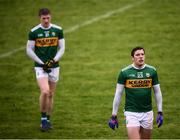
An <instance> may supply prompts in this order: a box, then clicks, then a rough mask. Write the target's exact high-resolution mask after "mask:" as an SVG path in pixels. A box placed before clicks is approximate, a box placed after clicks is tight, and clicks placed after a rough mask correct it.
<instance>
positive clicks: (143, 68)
mask: <svg viewBox="0 0 180 140" xmlns="http://www.w3.org/2000/svg"><path fill="white" fill-rule="evenodd" d="M132 67H133V68H135V69H137V70H142V69H144V68H145V67H146V64H144V65H143V67H141V68H137V67H136V66H135V65H134V64H132Z"/></svg>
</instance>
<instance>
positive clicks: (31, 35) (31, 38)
mask: <svg viewBox="0 0 180 140" xmlns="http://www.w3.org/2000/svg"><path fill="white" fill-rule="evenodd" d="M28 40H34V41H35V35H34V33H33V32H31V31H30V32H29V34H28Z"/></svg>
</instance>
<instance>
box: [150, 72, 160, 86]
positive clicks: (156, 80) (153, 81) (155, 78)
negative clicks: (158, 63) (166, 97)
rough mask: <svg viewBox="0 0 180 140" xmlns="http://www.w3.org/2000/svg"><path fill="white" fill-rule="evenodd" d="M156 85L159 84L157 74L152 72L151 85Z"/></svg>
mask: <svg viewBox="0 0 180 140" xmlns="http://www.w3.org/2000/svg"><path fill="white" fill-rule="evenodd" d="M157 84H159V80H158V74H157V71H156V70H154V72H153V76H152V85H157Z"/></svg>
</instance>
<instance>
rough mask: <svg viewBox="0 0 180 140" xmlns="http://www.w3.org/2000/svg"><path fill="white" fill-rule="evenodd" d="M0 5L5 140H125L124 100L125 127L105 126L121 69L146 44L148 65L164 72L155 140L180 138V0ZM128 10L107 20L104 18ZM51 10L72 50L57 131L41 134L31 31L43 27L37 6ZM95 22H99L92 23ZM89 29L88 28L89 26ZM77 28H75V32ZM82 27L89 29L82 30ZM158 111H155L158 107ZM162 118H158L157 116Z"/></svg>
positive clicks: (0, 112)
mask: <svg viewBox="0 0 180 140" xmlns="http://www.w3.org/2000/svg"><path fill="white" fill-rule="evenodd" d="M136 3H137V2H136V1H134V0H126V1H125V0H111V1H109V0H51V1H42V0H36V1H34V0H28V1H26V0H16V1H13V0H1V1H0V15H1V22H0V26H1V28H0V32H1V38H0V42H1V46H0V56H2V55H4V54H6V53H7V52H11V51H12V50H14V49H18V48H23V47H24V49H22V50H20V51H17V52H16V53H12V54H11V55H8V56H7V57H1V58H0V66H1V68H0V73H1V74H0V83H1V84H0V106H1V109H0V120H1V123H0V138H2V139H3V138H8V139H13V138H16V139H19V138H26V139H28V138H33V139H52V138H58V139H120V138H121V139H124V138H127V134H126V128H125V124H124V116H123V111H122V110H123V104H124V98H123V100H122V102H121V105H120V108H119V114H118V118H119V129H117V130H116V131H112V130H111V129H110V128H108V126H107V121H108V119H109V117H110V116H111V111H112V101H113V97H114V92H115V85H116V80H117V76H118V73H119V70H120V69H121V68H123V67H125V66H127V65H129V64H130V63H131V58H130V51H131V49H132V48H133V47H134V46H137V45H142V46H144V47H145V49H146V62H147V63H148V64H151V65H153V66H155V67H156V68H157V70H158V74H159V80H160V83H161V89H162V93H163V110H164V124H163V126H162V127H161V128H160V129H158V128H157V127H156V125H155V123H154V129H153V137H152V138H154V139H161V138H167V139H172V138H173V139H174V138H180V131H179V129H180V123H179V118H178V117H179V116H180V112H179V109H180V105H179V104H178V103H179V102H180V98H178V94H179V93H180V87H179V85H178V84H179V79H180V71H179V69H180V65H179V59H178V58H179V56H180V52H179V44H180V32H179V31H180V20H179V13H180V9H179V5H180V1H179V0H158V1H157V0H146V1H143V2H142V3H141V4H137V5H136ZM126 6H130V7H131V8H128V9H126V10H124V11H122V12H116V13H114V14H112V15H110V16H109V17H107V18H103V19H100V18H99V17H100V16H102V15H105V14H107V13H111V12H112V11H114V10H116V9H121V8H123V7H126ZM42 7H47V8H50V9H51V11H52V15H53V19H52V22H53V23H55V24H58V25H61V26H62V27H63V29H64V31H65V39H66V51H65V54H64V56H63V58H62V60H61V62H60V65H61V74H60V81H59V83H58V87H57V92H56V95H55V102H54V111H53V116H52V122H53V125H54V130H52V131H51V132H49V133H42V132H40V131H39V123H40V113H39V105H38V98H39V89H38V87H37V84H36V79H35V75H34V71H33V68H32V66H33V62H32V61H31V60H30V59H29V58H28V57H27V56H26V53H25V47H26V41H27V33H28V32H29V30H30V29H31V28H32V27H33V26H34V25H36V24H38V23H39V20H38V16H37V12H38V9H39V8H42ZM94 18H98V20H97V21H96V22H93V19H94ZM87 21H89V22H90V21H91V23H90V24H88V25H84V23H85V22H87ZM76 25H78V26H79V28H77V29H75V30H74V31H69V32H67V31H68V30H69V29H71V27H74V26H76ZM82 25H83V26H82ZM153 105H154V111H155V112H156V106H155V103H154V102H153ZM155 115H156V114H155Z"/></svg>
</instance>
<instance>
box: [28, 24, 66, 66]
mask: <svg viewBox="0 0 180 140" xmlns="http://www.w3.org/2000/svg"><path fill="white" fill-rule="evenodd" d="M63 38H64V36H63V30H62V28H61V27H59V26H57V25H54V24H50V26H49V27H48V28H44V27H43V26H42V25H41V24H39V25H37V26H36V27H34V28H33V29H31V31H30V32H29V42H32V41H33V42H34V44H33V45H34V52H35V54H36V55H37V57H38V58H39V59H40V60H41V61H42V62H43V63H45V62H46V61H48V60H50V59H54V60H55V61H56V62H57V61H58V60H59V58H60V57H61V56H62V54H63V53H64V41H63ZM58 50H59V52H58ZM58 66H59V64H58V63H55V64H53V66H52V67H58ZM35 67H42V63H41V62H40V63H39V62H38V60H35Z"/></svg>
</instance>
